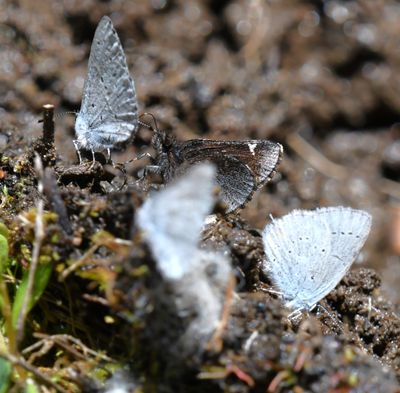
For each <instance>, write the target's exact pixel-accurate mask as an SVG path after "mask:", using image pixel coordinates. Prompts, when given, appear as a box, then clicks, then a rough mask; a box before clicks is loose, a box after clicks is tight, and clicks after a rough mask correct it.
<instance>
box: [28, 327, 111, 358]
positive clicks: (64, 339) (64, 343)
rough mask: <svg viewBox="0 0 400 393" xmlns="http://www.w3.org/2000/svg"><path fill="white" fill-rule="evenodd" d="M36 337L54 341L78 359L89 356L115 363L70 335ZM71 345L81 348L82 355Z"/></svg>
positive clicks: (41, 334) (42, 335) (37, 335)
mask: <svg viewBox="0 0 400 393" xmlns="http://www.w3.org/2000/svg"><path fill="white" fill-rule="evenodd" d="M34 337H37V338H40V339H42V340H43V341H53V342H54V343H55V344H57V345H59V346H60V347H62V348H64V349H65V350H66V351H67V352H70V353H71V354H73V355H74V356H76V358H84V359H85V358H87V356H88V355H91V356H93V357H94V358H97V359H101V360H104V361H107V362H114V360H113V359H111V358H110V357H108V356H107V355H104V354H102V353H99V352H96V351H94V350H93V349H90V348H89V347H87V346H86V345H85V344H83V342H82V341H81V340H79V339H77V338H75V337H73V336H70V335H68V334H55V335H53V336H50V335H47V334H44V333H34ZM70 343H72V344H74V345H76V346H77V347H80V348H81V350H82V354H81V353H78V352H77V351H76V350H75V349H74V348H71V346H68V345H71V344H70Z"/></svg>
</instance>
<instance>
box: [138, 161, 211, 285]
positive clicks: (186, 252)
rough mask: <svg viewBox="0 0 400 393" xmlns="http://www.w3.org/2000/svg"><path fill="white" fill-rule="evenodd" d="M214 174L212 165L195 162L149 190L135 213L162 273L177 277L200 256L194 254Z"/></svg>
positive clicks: (206, 211) (206, 210)
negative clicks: (183, 172)
mask: <svg viewBox="0 0 400 393" xmlns="http://www.w3.org/2000/svg"><path fill="white" fill-rule="evenodd" d="M214 176H215V169H214V167H213V166H212V165H210V164H201V165H197V166H195V167H193V168H191V169H190V170H189V171H188V172H187V173H186V174H185V175H184V176H182V177H180V178H178V179H176V180H175V181H173V182H171V183H170V184H168V185H167V186H166V187H165V188H164V189H162V190H161V191H159V192H157V193H154V194H152V195H151V196H150V197H149V198H148V200H147V201H146V202H145V203H144V204H143V205H142V207H141V208H140V210H139V211H138V213H137V217H136V220H137V224H138V226H139V227H140V228H141V229H142V231H143V232H144V236H145V238H146V240H147V242H148V243H149V245H150V247H151V250H152V252H153V255H154V257H155V259H156V261H157V262H158V266H159V268H160V270H161V272H162V273H163V274H164V276H165V277H169V278H180V277H181V276H182V275H183V274H185V272H186V271H187V270H188V269H190V268H191V265H190V263H191V262H193V263H195V261H198V260H200V259H199V258H193V256H194V254H195V253H197V252H198V249H197V247H198V242H199V240H200V235H201V229H202V227H203V225H204V220H205V217H206V216H207V214H208V213H209V212H210V210H211V208H212V206H213V204H214V194H213V189H214V184H215V183H214Z"/></svg>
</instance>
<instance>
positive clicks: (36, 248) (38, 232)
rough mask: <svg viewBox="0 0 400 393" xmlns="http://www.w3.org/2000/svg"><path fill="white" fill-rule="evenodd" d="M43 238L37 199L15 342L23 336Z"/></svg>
mask: <svg viewBox="0 0 400 393" xmlns="http://www.w3.org/2000/svg"><path fill="white" fill-rule="evenodd" d="M43 238H44V230H43V201H42V200H39V201H38V205H37V211H36V220H35V242H34V244H33V251H32V261H31V265H30V267H29V276H28V284H27V289H26V295H25V297H24V300H23V303H22V306H21V311H20V313H19V315H18V320H17V325H16V331H17V337H16V338H17V343H19V342H21V340H22V339H23V337H24V326H25V321H26V317H27V314H28V304H29V300H30V297H31V296H32V291H33V284H34V280H35V274H36V269H37V266H38V263H39V257H40V248H41V247H42V242H43Z"/></svg>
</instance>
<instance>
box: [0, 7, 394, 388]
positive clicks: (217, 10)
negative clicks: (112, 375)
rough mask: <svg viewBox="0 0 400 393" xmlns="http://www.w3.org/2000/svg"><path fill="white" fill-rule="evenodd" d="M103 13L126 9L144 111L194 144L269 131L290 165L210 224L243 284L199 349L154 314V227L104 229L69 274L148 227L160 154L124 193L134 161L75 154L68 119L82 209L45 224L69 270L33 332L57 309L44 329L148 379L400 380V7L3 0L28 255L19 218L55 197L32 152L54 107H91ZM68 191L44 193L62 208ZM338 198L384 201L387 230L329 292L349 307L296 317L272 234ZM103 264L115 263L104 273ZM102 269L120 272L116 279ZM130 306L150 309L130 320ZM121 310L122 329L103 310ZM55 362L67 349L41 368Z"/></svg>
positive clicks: (3, 76)
mask: <svg viewBox="0 0 400 393" xmlns="http://www.w3.org/2000/svg"><path fill="white" fill-rule="evenodd" d="M103 15H109V16H110V17H111V18H112V20H113V22H114V25H115V27H116V29H117V31H118V33H119V35H120V38H121V40H122V42H123V46H124V48H125V51H126V55H127V59H128V64H129V68H130V70H131V73H132V75H133V77H134V79H135V83H136V89H137V93H138V99H139V105H140V111H141V112H144V111H147V112H151V113H153V114H154V115H155V116H156V117H157V119H158V121H159V122H160V127H161V128H164V129H167V130H169V131H170V132H172V133H174V134H175V135H176V136H177V137H178V138H179V139H182V140H186V139H190V138H198V137H202V138H213V139H232V140H234V139H246V138H256V139H263V138H269V139H272V140H275V141H278V142H280V143H282V144H283V146H284V149H285V154H284V158H283V161H282V163H281V166H280V170H279V173H278V174H277V175H276V176H275V177H274V179H273V180H272V182H271V183H270V184H268V185H267V186H266V187H264V188H263V189H262V190H260V191H259V192H257V193H256V194H255V195H254V198H253V200H252V201H251V202H250V203H249V204H248V205H247V206H246V207H245V209H243V210H242V211H241V212H240V215H239V216H236V215H232V216H229V217H220V221H219V223H218V225H217V226H215V227H214V228H209V230H208V231H207V233H205V235H204V238H205V242H206V243H207V244H209V245H212V246H213V247H228V249H229V250H230V252H231V255H232V260H233V263H234V265H235V266H236V267H237V269H238V274H237V278H238V280H237V282H238V284H237V288H236V290H237V292H238V296H235V299H234V304H233V307H232V310H231V314H230V317H229V319H228V322H227V327H226V329H225V333H224V336H223V338H222V339H223V347H222V348H223V349H222V350H218V351H217V350H210V351H208V352H207V353H206V354H203V356H199V357H195V358H193V359H182V358H181V357H180V353H178V351H177V350H176V348H175V346H174V345H175V342H176V339H177V335H179V328H177V329H176V332H175V331H174V329H173V327H174V326H176V325H178V326H179V321H178V322H176V321H172V320H168V316H166V317H165V320H163V321H161V322H160V323H162V324H164V325H163V326H162V329H160V326H159V325H158V323H159V319H157V318H154V310H157V300H156V299H155V298H154V293H153V294H152V288H153V287H154V285H156V283H157V279H158V278H159V277H158V275H157V273H156V272H155V269H154V266H153V264H152V263H151V260H150V257H149V254H148V252H147V251H146V248H145V247H144V245H143V244H142V243H141V242H140V240H138V239H139V238H138V237H135V239H136V240H135V246H134V247H133V249H129V250H126V249H123V250H122V249H120V248H121V247H119V246H118V247H117V246H116V245H115V244H114V245H112V244H111V245H110V243H112V242H111V241H109V242H108V243H107V241H108V240H107V239H100V240H97V242H98V244H100V245H101V246H99V247H98V248H97V249H96V251H94V257H93V258H94V261H95V262H93V261H92V259H90V260H89V261H88V264H89V262H90V263H92V262H93V263H92V265H89V267H88V268H87V271H86V275H85V271H83V272H80V273H79V274H76V273H71V275H70V276H69V277H68V278H67V279H66V281H65V282H64V284H60V283H59V282H58V280H57V277H58V275H59V274H61V273H60V272H61V271H62V270H63V268H64V267H65V263H66V262H67V261H70V262H71V261H75V260H78V259H79V258H81V257H82V256H83V255H87V252H88V250H89V249H90V248H91V247H92V246H93V242H95V241H94V240H93V236H94V235H95V234H96V233H99V232H100V231H102V230H106V231H108V232H109V233H111V234H112V235H113V236H114V237H116V238H121V239H132V237H133V236H136V235H135V229H134V228H133V217H134V211H135V209H136V208H137V207H139V206H140V204H141V203H142V201H143V199H144V198H146V192H144V191H143V190H142V189H141V188H140V187H136V186H134V185H133V184H134V180H135V178H136V173H137V169H138V168H140V167H143V166H144V165H145V164H146V161H145V160H143V161H141V162H139V163H135V165H134V166H133V165H130V166H128V167H127V171H128V183H129V184H130V185H129V186H128V188H126V187H125V188H123V189H122V190H121V191H116V190H117V189H118V188H119V186H120V185H121V183H122V180H121V174H120V173H119V171H116V170H114V169H113V168H111V167H107V166H103V165H102V164H101V163H96V166H94V167H92V168H90V167H89V165H87V166H86V167H85V166H83V167H76V166H73V165H74V164H76V156H75V153H74V150H73V144H72V139H73V118H69V117H67V116H65V117H62V118H58V119H56V142H55V147H56V156H55V157H56V162H55V167H54V173H55V177H56V178H57V179H58V190H59V193H60V196H61V198H62V200H63V202H64V204H65V206H66V218H65V219H64V221H62V220H60V219H59V220H58V221H52V220H51V219H49V223H48V225H47V228H46V234H47V239H52V240H51V241H50V240H46V246H45V248H44V250H45V251H43V252H44V253H46V254H48V255H50V254H51V255H54V253H55V252H56V253H57V258H58V259H57V260H58V264H57V266H58V267H59V268H57V269H55V271H54V274H53V276H54V280H52V281H51V282H50V284H49V286H48V289H47V290H46V292H45V293H44V295H43V298H42V300H41V301H40V303H39V305H38V307H36V308H35V312H34V315H35V316H34V317H32V321H31V322H32V324H31V326H30V329H32V331H34V330H35V324H34V323H33V322H34V321H35V320H36V321H37V320H38V319H40V318H41V317H45V318H44V320H46V321H47V322H46V324H45V326H44V325H42V326H40V329H39V330H40V331H42V332H43V331H44V332H46V333H48V334H55V333H60V332H61V331H62V330H63V329H64V328H65V327H66V326H67V327H68V328H67V329H66V330H67V331H68V332H69V334H71V335H73V336H75V337H78V338H80V339H81V340H82V341H84V342H85V344H86V345H88V346H89V347H91V348H93V349H96V350H104V351H106V353H107V354H109V355H110V356H111V357H114V358H117V359H118V360H120V361H121V362H122V361H123V362H126V359H130V360H131V361H132V360H133V365H131V368H132V369H133V370H134V372H135V377H134V380H135V384H136V386H137V387H138V386H139V387H140V386H141V387H142V388H143V390H144V391H150V392H151V391H157V392H164V391H166V392H170V391H174V392H177V391H181V392H189V391H194V392H200V391H201V392H203V391H205V390H206V389H208V390H209V391H210V392H211V391H212V392H222V391H228V392H265V391H266V390H267V389H269V390H267V391H270V392H289V391H291V392H338V393H339V392H349V391H357V392H392V391H399V380H400V319H399V316H398V315H399V311H400V297H399V291H398V288H399V283H400V258H399V255H400V204H399V200H400V185H399V180H400V138H399V136H400V128H399V127H400V126H399V124H398V122H399V120H398V119H400V46H399V40H398V37H399V34H400V25H399V23H398V21H399V18H400V5H399V4H398V2H397V1H394V0H393V1H392V0H373V1H368V0H361V1H357V2H355V1H328V0H326V1H314V2H311V1H300V0H282V1H272V0H271V1H260V0H253V1H248V0H242V1H240V0H239V1H219V2H215V1H205V0H204V1H200V0H197V1H196V0H189V1H184V0H181V1H178V0H176V1H168V0H151V1H144V0H140V1H117V0H115V1H92V0H84V1H82V0H81V1H63V2H61V1H55V2H49V1H44V0H37V1H35V2H33V1H29V0H21V1H3V2H0V50H1V61H0V152H1V165H2V167H1V172H0V176H1V178H0V182H1V187H2V190H3V191H2V193H3V194H2V201H1V207H2V209H1V212H0V215H1V219H2V221H4V222H5V223H6V224H7V225H8V226H9V228H11V229H12V234H13V236H12V242H11V252H12V255H13V256H15V257H16V258H17V260H19V261H20V262H21V263H22V267H23V268H26V265H27V262H26V261H25V260H24V258H23V255H24V254H23V247H24V246H25V247H28V248H29V247H31V243H32V239H31V238H29V237H27V231H28V230H27V229H26V228H24V227H23V225H22V224H21V222H20V221H19V220H18V215H21V214H26V212H28V211H29V210H30V209H31V208H33V207H35V206H36V203H37V198H38V197H39V195H38V192H37V185H36V183H37V182H36V175H35V174H34V171H33V169H32V162H31V160H30V158H31V157H32V143H33V142H34V141H35V140H36V139H37V138H38V137H39V136H40V135H41V125H40V124H38V123H37V121H38V119H39V118H40V110H41V107H42V105H43V104H47V103H51V104H54V105H55V107H56V110H57V111H59V112H63V111H73V110H78V109H79V105H80V99H81V93H82V87H83V82H84V78H85V75H86V70H87V68H86V67H87V59H88V54H89V49H90V44H91V40H92V37H93V33H94V30H95V28H96V25H97V23H98V21H99V20H100V18H101V17H102V16H103ZM150 138H151V133H150V132H149V131H147V130H141V131H140V132H139V134H138V135H137V138H136V140H135V141H134V144H133V145H132V146H128V147H127V150H126V151H125V152H123V153H118V154H116V155H115V156H114V160H116V161H123V160H127V159H129V158H132V157H133V156H134V155H135V154H138V153H139V152H143V151H147V150H149V143H150ZM149 151H150V152H151V149H150V150H149ZM4 186H6V187H7V193H8V194H7V195H6V194H5V191H4ZM53 191H54V190H53ZM53 191H48V192H47V194H46V195H47V198H48V201H49V202H50V200H51V199H52V195H53V194H54V192H53ZM331 205H345V206H352V207H355V208H362V209H365V210H367V211H369V212H370V213H371V214H372V216H373V228H372V231H371V234H370V236H369V239H368V241H367V243H366V245H365V247H364V248H363V251H362V253H361V255H360V257H359V260H358V261H357V263H356V264H355V265H354V270H353V271H351V272H350V273H349V274H348V275H347V276H346V277H345V278H344V279H343V280H342V282H341V283H340V285H339V286H338V287H337V288H336V289H335V290H334V291H332V293H331V294H330V295H329V296H328V297H327V299H326V302H325V305H324V306H325V308H327V309H328V310H329V312H330V313H331V315H332V316H333V317H334V319H332V318H329V317H327V316H326V313H323V312H320V313H318V314H316V313H314V314H313V315H311V316H309V317H304V318H303V321H302V322H301V323H299V326H290V325H289V324H288V323H287V321H286V318H285V315H286V310H284V309H283V308H282V307H281V302H280V301H279V300H278V299H275V298H273V297H272V295H271V294H269V293H268V292H265V289H267V288H268V287H269V282H268V277H264V276H263V274H261V273H260V271H259V264H260V261H262V260H263V251H262V243H261V237H260V234H259V231H260V230H261V229H262V228H263V227H264V226H265V224H266V223H267V222H268V221H269V218H268V216H269V214H272V215H273V216H278V217H279V216H281V215H283V214H285V213H287V212H289V211H291V210H292V209H294V208H314V207H317V206H331ZM46 207H47V209H48V210H50V209H51V205H50V204H48V205H46ZM53 210H54V207H53ZM58 213H59V217H60V212H59V211H58ZM28 232H29V231H28ZM68 232H70V233H72V235H71V234H70V233H68ZM55 235H57V239H58V240H55V238H54V236H55ZM52 236H53V237H52ZM358 263H360V264H358ZM143 264H145V265H149V264H150V272H151V274H150V276H149V275H148V274H144V275H143V274H142V273H141V270H140V268H141V266H143ZM93 266H100V267H101V268H99V269H98V270H97V275H96V274H95V273H93V271H94V270H95V269H93ZM111 266H112V268H110V267H111ZM115 266H117V267H115ZM90 267H91V268H92V270H93V271H91V269H90ZM368 268H369V269H368ZM88 272H89V273H88ZM91 272H92V274H91ZM100 275H102V276H101V277H102V280H103V281H105V282H107V283H108V284H104V285H102V286H100V287H101V290H100V291H99V288H98V287H99V285H98V283H99V282H103V281H102V280H100V279H99V276H100ZM93 279H94V281H93V282H92V281H91V280H93ZM104 288H105V297H104ZM100 298H101V299H106V300H107V301H105V300H104V302H103V303H102V302H101V301H100V300H99V299H100ZM127 310H134V311H130V315H129V318H127V313H128V312H127ZM110 313H111V314H112V315H113V317H114V318H115V323H114V324H110V323H105V322H104V318H105V316H107V315H108V314H110ZM336 319H337V321H339V322H335V320H336ZM154 320H156V321H157V323H152V321H154ZM36 328H37V326H36ZM163 329H164V330H163ZM166 332H167V333H168V334H166ZM254 332H256V333H254ZM28 337H29V335H28ZM250 337H252V339H251V340H252V341H251V342H250V343H249V341H248V340H249V338H250ZM29 341H31V338H27V342H29ZM53 356H54V354H53ZM75 360H76V359H75ZM70 361H71V364H72V363H73V362H72V360H71V359H70ZM52 362H54V359H52V356H51V354H50V355H48V359H46V360H45V361H44V363H41V362H40V361H39V360H38V361H36V363H35V365H36V366H37V367H39V366H44V365H46V366H47V367H49V365H51V364H53V363H52ZM73 364H74V366H75V367H76V364H77V363H76V362H75V363H73ZM57 367H60V365H59V364H57V365H54V368H57ZM65 367H66V368H68V367H70V365H69V366H68V364H67V365H65ZM85 367H86V366H85ZM61 368H62V367H61ZM76 372H77V374H78V375H81V377H82V378H80V379H79V378H77V380H78V382H77V383H78V385H79V386H80V388H81V389H82V390H84V391H98V390H99V389H100V388H99V386H98V384H96V383H95V382H93V381H91V380H90V378H89V377H87V375H86V370H85V369H83V368H82V369H79V367H77V371H76ZM396 376H397V379H396ZM90 389H92V390H90ZM138 389H139V388H138Z"/></svg>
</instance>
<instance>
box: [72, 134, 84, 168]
mask: <svg viewBox="0 0 400 393" xmlns="http://www.w3.org/2000/svg"><path fill="white" fill-rule="evenodd" d="M72 143H73V144H74V147H75V151H76V154H77V155H78V158H79V165H81V164H82V156H81V152H80V150H79V142H78V140H77V139H74V140H73V141H72Z"/></svg>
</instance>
